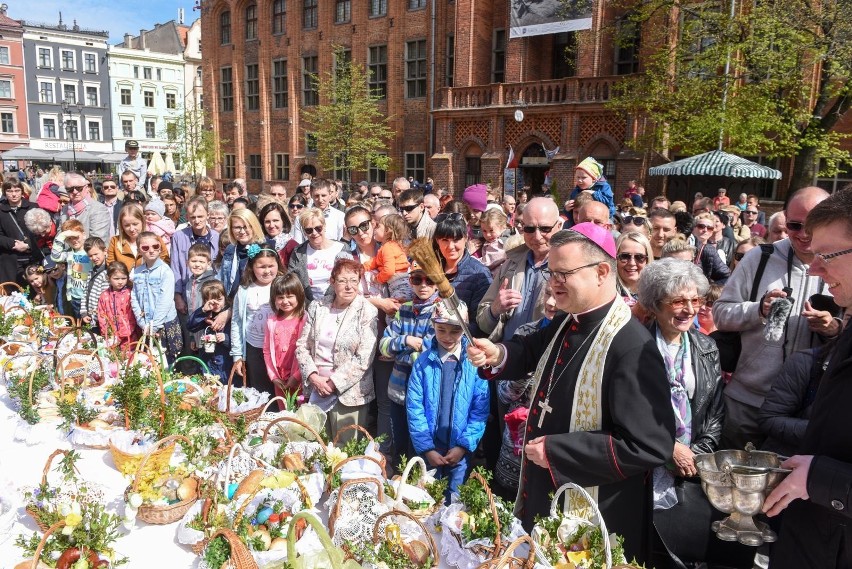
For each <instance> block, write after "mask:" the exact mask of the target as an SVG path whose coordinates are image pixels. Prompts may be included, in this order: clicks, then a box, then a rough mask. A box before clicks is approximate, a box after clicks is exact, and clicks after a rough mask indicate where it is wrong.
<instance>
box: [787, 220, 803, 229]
mask: <svg viewBox="0 0 852 569" xmlns="http://www.w3.org/2000/svg"><path fill="white" fill-rule="evenodd" d="M784 227H786V228H787V231H801V230H802V229H804V228H805V224H804V223H802V222H801V221H788V222H787V223H785V224H784Z"/></svg>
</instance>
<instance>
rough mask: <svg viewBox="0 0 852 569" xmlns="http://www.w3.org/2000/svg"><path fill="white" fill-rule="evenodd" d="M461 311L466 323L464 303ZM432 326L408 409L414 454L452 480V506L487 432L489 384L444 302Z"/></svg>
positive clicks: (416, 367) (437, 307)
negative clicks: (481, 440)
mask: <svg viewBox="0 0 852 569" xmlns="http://www.w3.org/2000/svg"><path fill="white" fill-rule="evenodd" d="M461 312H462V317H463V318H464V319H465V321H467V308H466V307H465V306H464V304H462V309H461ZM432 323H433V325H434V326H435V338H434V340H433V341H432V342H431V345H429V346H428V348H427V349H426V350H425V351H424V352H423V354H422V355H421V356H420V357H419V358H417V360H416V361H415V362H414V366H413V367H412V369H411V376H410V377H409V378H408V392H407V394H406V398H405V406H406V410H407V411H408V430H409V433H410V435H411V442H412V444H413V445H414V450H415V451H416V452H417V454H419V455H421V456H423V458H424V459H425V460H426V462H428V463H429V465H430V466H432V467H435V468H436V469H437V472H436V477H437V478H445V477H446V478H449V487H448V488H447V493H446V500H447V504H449V500H450V495H451V494H452V493H454V492H456V491H457V490H458V487H459V486H460V485H461V484H462V483H463V482H464V481H465V479H466V478H467V475H468V472H469V470H470V458H471V456H472V455H473V452H474V450H476V447H477V445H478V444H479V440H480V439H481V438H482V435H483V433H484V432H485V422H486V420H487V419H488V404H489V401H488V383H486V381H485V380H484V379H482V378H480V377H479V374H478V373H477V370H476V368H475V367H473V365H472V364H471V363H470V362H469V361H468V359H467V340H466V339H464V338H463V337H462V327H461V324H460V322H459V320H458V318H457V316H456V314H455V313H454V312H452V311H450V310H448V309H447V307H446V306H445V305H444V302H443V301H440V302H437V303H436V304H435V308H434V310H433V312H432Z"/></svg>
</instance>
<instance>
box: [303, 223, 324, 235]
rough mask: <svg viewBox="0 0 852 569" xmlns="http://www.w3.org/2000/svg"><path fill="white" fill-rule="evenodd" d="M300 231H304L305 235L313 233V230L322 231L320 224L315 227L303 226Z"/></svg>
mask: <svg viewBox="0 0 852 569" xmlns="http://www.w3.org/2000/svg"><path fill="white" fill-rule="evenodd" d="M302 231H304V232H305V235H313V234H314V232H316V233H318V234H319V233H322V225H317V226H316V227H303V228H302Z"/></svg>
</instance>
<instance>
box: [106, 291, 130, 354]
mask: <svg viewBox="0 0 852 569" xmlns="http://www.w3.org/2000/svg"><path fill="white" fill-rule="evenodd" d="M98 325H99V326H100V328H101V334H103V335H104V336H105V337H113V338H116V339H117V344H118V345H119V346H122V347H125V346H127V344H129V343H131V342H135V341H136V340H138V339H139V335H140V334H139V328H138V327H137V326H136V317H135V316H134V315H133V309H132V308H131V307H130V288H129V287H125V288H123V289H121V290H118V291H116V290H112V288H108V289H107V290H105V291H104V292H103V293H101V297H100V298H99V299H98Z"/></svg>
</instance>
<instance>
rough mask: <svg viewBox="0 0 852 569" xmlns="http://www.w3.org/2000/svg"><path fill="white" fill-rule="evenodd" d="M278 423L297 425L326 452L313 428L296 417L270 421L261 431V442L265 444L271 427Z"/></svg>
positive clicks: (324, 445)
mask: <svg viewBox="0 0 852 569" xmlns="http://www.w3.org/2000/svg"><path fill="white" fill-rule="evenodd" d="M278 423H295V424H296V425H299V426H300V427H302V428H303V429H305V430H306V431H308V432H309V433H310V434H311V435H313V437H314V438H315V439H316V440H317V442H318V443H319V444H320V446H321V447H322V448H323V450H326V449H327V448H328V447H327V446H326V444H325V442H323V440H322V437H321V436H320V434H319V433H318V432H316V431H315V430H314V428H313V427H311V426H310V425H308V424H307V423H305V422H304V421H302V420H300V419H297V418H296V417H279V418H277V419H275V420H274V421H271V422H270V423H269V424H268V425H266V428H265V429H264V430H263V442H266V439H267V438H268V437H269V433H270V431H271V430H272V427H273V426H275V425H277V424H278Z"/></svg>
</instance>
